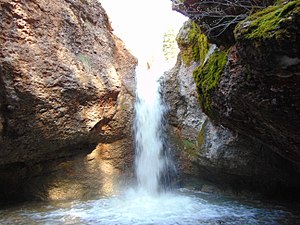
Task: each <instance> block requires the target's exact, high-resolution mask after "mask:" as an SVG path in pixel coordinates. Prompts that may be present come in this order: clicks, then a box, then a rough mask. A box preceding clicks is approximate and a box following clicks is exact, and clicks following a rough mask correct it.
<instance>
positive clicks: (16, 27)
mask: <svg viewBox="0 0 300 225" xmlns="http://www.w3.org/2000/svg"><path fill="white" fill-rule="evenodd" d="M0 14H1V20H0V21H1V24H0V26H1V31H0V186H1V188H2V190H1V194H3V195H4V196H5V195H7V194H6V193H8V192H12V191H13V189H15V188H18V186H20V185H21V186H22V184H23V183H25V182H28V180H29V179H30V178H31V177H33V176H38V175H40V174H41V173H47V170H48V171H49V170H50V171H51V169H50V168H45V166H44V165H46V164H47V163H46V162H50V161H51V160H54V161H55V160H57V159H59V160H60V161H64V160H63V159H64V158H66V157H70V156H75V155H78V154H82V153H83V154H85V155H86V154H87V153H89V152H91V151H92V150H93V149H95V147H96V146H97V145H98V144H99V143H100V144H99V145H98V147H97V149H98V151H99V152H101V151H104V152H106V153H105V154H106V156H105V157H106V158H114V157H115V158H116V157H117V158H118V157H119V158H122V157H125V156H126V155H127V156H126V157H127V159H126V157H125V159H124V161H126V160H127V161H128V160H130V157H131V155H132V154H130V153H128V151H131V150H132V140H131V135H130V134H131V120H132V115H133V98H134V69H135V65H136V59H135V58H134V57H133V56H132V55H131V54H130V53H129V52H128V51H127V50H126V49H125V47H124V45H123V43H122V41H121V40H119V39H118V38H117V37H116V36H114V35H113V34H112V29H111V27H110V23H109V21H108V17H107V15H106V13H105V11H104V9H103V8H102V7H101V4H100V3H99V2H98V1H96V0H91V1H69V0H55V1H42V0H41V1H40V0H35V1H21V2H20V1H7V0H3V1H1V3H0ZM114 142H117V144H116V145H115V146H114V147H112V144H111V143H114ZM101 149H102V150H101ZM110 149H114V151H113V150H110ZM126 151H127V152H126ZM127 153H128V154H127ZM41 162H43V163H41ZM51 163H52V162H51ZM124 166H125V165H119V167H124ZM14 191H16V190H14ZM17 192H18V191H16V193H17Z"/></svg>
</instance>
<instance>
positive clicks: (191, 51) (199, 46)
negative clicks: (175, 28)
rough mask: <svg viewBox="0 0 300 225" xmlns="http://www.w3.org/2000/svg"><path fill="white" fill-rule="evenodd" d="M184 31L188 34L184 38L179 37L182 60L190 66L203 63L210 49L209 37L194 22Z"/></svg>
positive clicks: (189, 22) (186, 26)
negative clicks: (193, 62)
mask: <svg viewBox="0 0 300 225" xmlns="http://www.w3.org/2000/svg"><path fill="white" fill-rule="evenodd" d="M182 29H185V30H186V32H182V31H181V32H182V33H184V35H183V36H180V35H179V36H178V37H177V42H178V45H179V46H180V49H181V52H182V60H183V62H184V63H185V64H186V65H190V63H191V62H192V61H195V62H198V61H200V62H201V63H202V62H203V61H204V59H205V56H206V54H207V52H208V49H209V43H208V41H207V37H206V36H205V35H204V34H203V33H202V32H201V29H200V27H199V26H198V25H197V24H196V23H195V22H192V21H188V23H187V24H185V25H184V27H183V28H182Z"/></svg>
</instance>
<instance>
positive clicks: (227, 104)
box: [211, 1, 300, 171]
mask: <svg viewBox="0 0 300 225" xmlns="http://www.w3.org/2000/svg"><path fill="white" fill-rule="evenodd" d="M299 7H300V5H299V3H297V2H296V1H291V2H289V3H286V4H284V5H279V6H274V7H270V8H267V9H266V10H265V11H263V12H262V13H260V14H255V15H253V16H252V17H250V18H249V19H248V20H246V21H244V22H243V23H241V24H240V25H239V26H238V27H237V29H236V39H237V43H236V45H235V46H234V47H233V48H232V49H231V51H230V53H229V55H228V62H227V65H226V67H225V69H224V73H223V75H222V76H221V79H220V83H219V85H218V88H216V90H215V91H214V92H213V93H212V95H211V97H212V108H214V110H213V113H212V115H213V117H214V119H215V120H216V121H218V122H220V123H222V124H223V125H225V126H227V127H230V128H232V129H235V130H238V131H239V132H240V133H244V134H246V135H249V136H251V137H255V138H257V139H259V140H261V141H262V142H264V143H265V144H267V145H269V146H270V147H271V148H272V149H273V150H274V151H276V152H277V153H279V154H280V155H281V156H282V157H284V158H286V159H288V160H289V161H290V162H291V163H293V164H294V165H295V166H297V167H298V170H299V171H300V169H299V168H300V132H299V125H300V111H299V108H300V102H299V93H300V92H299V91H300V86H299V84H300V76H299V68H300V60H299V59H298V58H299V54H300V45H299V43H300V41H299V25H300V23H299ZM262 20H263V21H265V23H266V24H263V23H260V24H261V26H268V27H269V29H267V30H265V31H264V32H262V29H264V28H263V27H261V26H258V25H257V24H258V23H259V21H262ZM278 21H280V22H278ZM277 23H278V24H277Z"/></svg>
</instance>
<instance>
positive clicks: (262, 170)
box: [165, 57, 299, 196]
mask: <svg viewBox="0 0 300 225" xmlns="http://www.w3.org/2000/svg"><path fill="white" fill-rule="evenodd" d="M197 65H198V63H196V62H192V63H191V64H190V65H189V66H187V65H186V64H185V63H184V61H183V60H182V58H181V57H179V58H178V61H177V64H176V66H175V67H174V68H173V69H172V70H170V71H169V72H167V73H166V74H165V89H166V91H165V100H166V103H167V104H168V106H169V110H168V115H167V116H168V117H167V118H168V123H169V126H168V129H167V130H168V134H169V142H170V144H171V148H172V150H173V152H174V157H175V158H176V160H175V161H176V163H177V168H178V172H179V175H180V176H181V177H187V176H188V177H189V179H191V178H193V177H194V178H196V180H197V182H196V183H197V184H196V186H197V187H198V188H200V189H201V190H202V191H209V192H212V191H213V192H215V191H217V192H219V191H221V192H223V191H226V192H227V193H228V192H231V191H234V192H236V193H240V192H243V193H246V192H255V193H259V192H260V193H264V194H266V195H268V196H274V195H277V194H278V192H280V191H283V192H285V191H286V190H293V191H296V190H297V188H298V185H299V184H298V181H297V177H298V173H297V172H296V171H295V168H294V167H293V165H291V164H290V163H289V161H288V160H285V159H283V158H282V157H280V156H279V155H278V154H276V153H274V152H273V151H272V150H271V149H270V148H268V147H267V146H266V145H265V144H263V143H261V142H260V141H258V140H256V139H251V138H249V137H247V136H244V135H242V134H239V133H237V132H235V131H230V130H229V129H227V128H225V127H223V126H220V125H216V124H214V123H213V122H212V121H211V120H210V119H209V118H208V117H207V116H206V115H205V114H204V113H203V112H202V111H201V109H200V107H199V104H198V101H197V94H196V85H195V83H194V81H193V79H192V76H190V74H191V73H192V71H193V70H194V69H195V68H196V67H197ZM187 182H189V181H187ZM207 185H209V187H211V185H213V186H214V188H209V190H206V189H207ZM245 191H246V192H245ZM282 195H284V193H282Z"/></svg>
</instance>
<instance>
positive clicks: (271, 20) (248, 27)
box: [235, 0, 300, 40]
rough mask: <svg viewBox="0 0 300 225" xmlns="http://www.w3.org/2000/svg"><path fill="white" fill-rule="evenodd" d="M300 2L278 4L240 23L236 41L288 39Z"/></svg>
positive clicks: (297, 0) (236, 31)
mask: <svg viewBox="0 0 300 225" xmlns="http://www.w3.org/2000/svg"><path fill="white" fill-rule="evenodd" d="M299 6H300V1H299V0H296V1H290V2H288V3H286V4H284V3H282V2H279V3H278V4H277V5H274V6H270V7H268V8H266V9H264V10H261V11H259V12H257V13H255V14H253V15H251V16H249V17H248V18H247V19H246V20H245V21H243V22H242V23H240V24H239V25H238V26H237V28H236V30H235V35H236V38H237V39H240V38H242V39H252V40H254V39H258V40H267V39H271V38H275V39H283V38H286V37H289V36H290V35H289V33H290V30H291V29H293V26H292V27H291V24H292V23H293V18H296V17H298V15H299V12H300V8H299Z"/></svg>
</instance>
